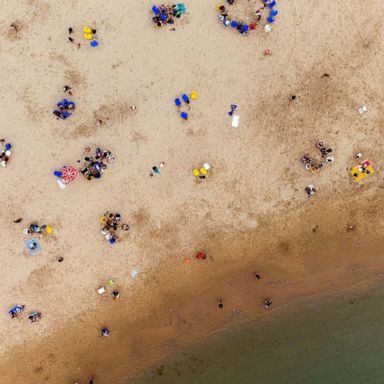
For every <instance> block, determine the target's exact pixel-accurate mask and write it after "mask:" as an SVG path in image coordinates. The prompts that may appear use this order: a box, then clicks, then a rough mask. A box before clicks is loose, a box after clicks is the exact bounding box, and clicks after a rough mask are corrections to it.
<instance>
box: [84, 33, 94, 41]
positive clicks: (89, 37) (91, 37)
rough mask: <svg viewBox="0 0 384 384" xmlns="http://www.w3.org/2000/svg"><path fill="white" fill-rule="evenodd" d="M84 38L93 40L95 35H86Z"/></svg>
mask: <svg viewBox="0 0 384 384" xmlns="http://www.w3.org/2000/svg"><path fill="white" fill-rule="evenodd" d="M84 38H85V40H92V39H93V35H92V33H84Z"/></svg>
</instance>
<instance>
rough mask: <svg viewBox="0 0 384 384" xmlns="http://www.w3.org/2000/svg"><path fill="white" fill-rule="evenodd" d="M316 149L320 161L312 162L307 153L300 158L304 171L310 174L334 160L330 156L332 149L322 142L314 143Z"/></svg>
mask: <svg viewBox="0 0 384 384" xmlns="http://www.w3.org/2000/svg"><path fill="white" fill-rule="evenodd" d="M316 148H317V149H318V150H319V151H320V155H321V159H320V161H316V160H314V159H313V158H312V157H310V155H309V154H308V153H306V154H305V155H303V156H302V158H301V162H302V163H303V164H304V167H305V169H306V170H307V171H310V172H312V173H315V172H317V171H318V170H319V169H321V168H323V167H324V166H325V165H326V164H329V163H333V162H334V161H335V158H334V157H333V156H332V155H331V154H332V153H333V148H332V147H329V146H328V145H326V144H325V142H324V140H320V141H318V142H317V143H316Z"/></svg>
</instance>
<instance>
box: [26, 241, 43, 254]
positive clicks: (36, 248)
mask: <svg viewBox="0 0 384 384" xmlns="http://www.w3.org/2000/svg"><path fill="white" fill-rule="evenodd" d="M34 243H35V244H36V247H35V248H31V245H32V244H34ZM24 244H25V246H26V248H27V249H28V253H29V256H33V255H34V254H35V253H36V252H39V251H41V246H40V243H39V240H37V239H35V238H33V239H28V240H25V241H24Z"/></svg>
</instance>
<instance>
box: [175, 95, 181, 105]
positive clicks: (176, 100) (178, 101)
mask: <svg viewBox="0 0 384 384" xmlns="http://www.w3.org/2000/svg"><path fill="white" fill-rule="evenodd" d="M175 105H176V107H180V106H181V100H180V99H179V98H178V97H177V98H176V99H175Z"/></svg>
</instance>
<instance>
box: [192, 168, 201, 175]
mask: <svg viewBox="0 0 384 384" xmlns="http://www.w3.org/2000/svg"><path fill="white" fill-rule="evenodd" d="M192 172H193V176H196V177H197V176H199V174H200V172H199V170H198V169H197V168H194V169H193V171H192Z"/></svg>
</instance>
